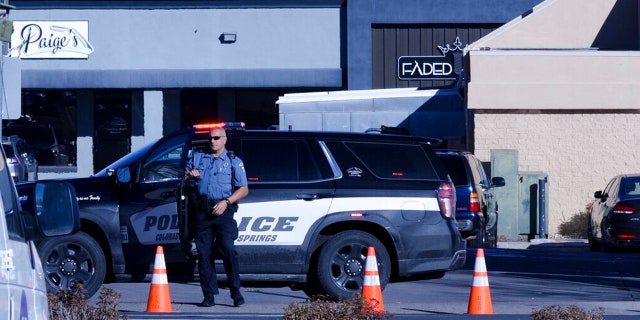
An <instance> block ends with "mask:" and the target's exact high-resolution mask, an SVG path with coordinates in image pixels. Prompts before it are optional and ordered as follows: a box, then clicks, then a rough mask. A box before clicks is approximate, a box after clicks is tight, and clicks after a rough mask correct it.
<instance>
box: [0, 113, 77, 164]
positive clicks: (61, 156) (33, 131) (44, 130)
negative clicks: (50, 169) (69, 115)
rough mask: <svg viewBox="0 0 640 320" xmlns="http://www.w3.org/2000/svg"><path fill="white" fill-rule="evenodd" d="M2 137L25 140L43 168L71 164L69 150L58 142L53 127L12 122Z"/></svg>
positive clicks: (5, 128)
mask: <svg viewBox="0 0 640 320" xmlns="http://www.w3.org/2000/svg"><path fill="white" fill-rule="evenodd" d="M2 135H3V136H10V135H17V136H19V137H20V138H22V139H24V140H25V141H26V142H27V144H28V145H29V148H30V149H31V151H32V152H33V155H34V156H35V157H36V159H37V160H38V164H39V165H41V166H66V165H68V164H69V160H70V156H69V150H68V148H67V146H66V145H65V144H63V143H62V142H61V141H59V140H58V138H57V136H56V132H55V130H54V129H53V126H51V125H44V124H35V123H22V122H10V123H8V124H7V125H6V126H4V127H3V128H2Z"/></svg>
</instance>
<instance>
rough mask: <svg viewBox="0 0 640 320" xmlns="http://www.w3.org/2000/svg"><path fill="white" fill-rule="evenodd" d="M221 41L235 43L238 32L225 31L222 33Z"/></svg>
mask: <svg viewBox="0 0 640 320" xmlns="http://www.w3.org/2000/svg"><path fill="white" fill-rule="evenodd" d="M220 42H222V43H234V42H236V33H235V32H223V33H222V34H221V35H220Z"/></svg>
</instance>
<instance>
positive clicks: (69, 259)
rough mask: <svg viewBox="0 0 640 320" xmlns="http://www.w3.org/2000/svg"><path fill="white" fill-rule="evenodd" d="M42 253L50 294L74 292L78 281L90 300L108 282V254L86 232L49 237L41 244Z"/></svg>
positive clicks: (39, 246)
mask: <svg viewBox="0 0 640 320" xmlns="http://www.w3.org/2000/svg"><path fill="white" fill-rule="evenodd" d="M38 254H39V255H40V259H41V260H42V267H43V268H44V273H45V282H46V283H47V292H49V293H54V292H56V291H58V290H63V289H71V288H72V287H73V285H74V283H75V282H76V281H78V282H80V283H82V287H83V288H84V289H85V290H86V297H87V298H90V297H91V296H93V295H94V294H95V293H96V292H98V290H99V289H100V286H102V283H103V282H104V278H105V275H106V272H107V264H106V260H105V257H104V253H103V252H102V248H100V245H98V243H97V242H96V241H95V240H94V239H93V238H91V237H90V236H89V235H88V234H86V233H84V232H78V233H76V234H73V235H70V236H65V237H55V238H47V239H45V240H43V241H42V242H40V243H39V244H38Z"/></svg>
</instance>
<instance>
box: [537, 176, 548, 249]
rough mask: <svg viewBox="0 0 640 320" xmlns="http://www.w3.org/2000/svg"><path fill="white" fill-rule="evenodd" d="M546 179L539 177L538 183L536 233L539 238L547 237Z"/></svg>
mask: <svg viewBox="0 0 640 320" xmlns="http://www.w3.org/2000/svg"><path fill="white" fill-rule="evenodd" d="M546 182H547V179H546V178H545V179H539V180H538V185H539V186H540V187H539V188H538V190H539V191H538V215H539V218H538V234H539V235H540V239H546V238H547V206H546V203H545V202H546V201H547V200H546V190H547V188H546V186H545V184H546Z"/></svg>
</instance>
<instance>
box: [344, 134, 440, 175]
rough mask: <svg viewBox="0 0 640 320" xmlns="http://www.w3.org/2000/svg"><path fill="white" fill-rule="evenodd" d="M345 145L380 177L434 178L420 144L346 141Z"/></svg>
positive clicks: (429, 162) (433, 172)
mask: <svg viewBox="0 0 640 320" xmlns="http://www.w3.org/2000/svg"><path fill="white" fill-rule="evenodd" d="M345 144H346V146H347V147H348V148H349V149H350V150H351V151H352V152H353V153H354V154H355V155H356V157H358V158H359V159H360V161H362V162H363V163H364V165H365V166H366V167H367V168H368V169H369V170H370V171H371V172H372V173H373V174H374V175H376V176H378V177H380V178H382V179H420V180H426V179H434V178H437V177H436V176H435V171H434V170H433V168H432V166H431V161H429V158H428V156H427V154H426V153H425V152H424V150H423V149H422V147H421V146H419V145H413V144H390V143H368V142H346V143H345Z"/></svg>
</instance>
